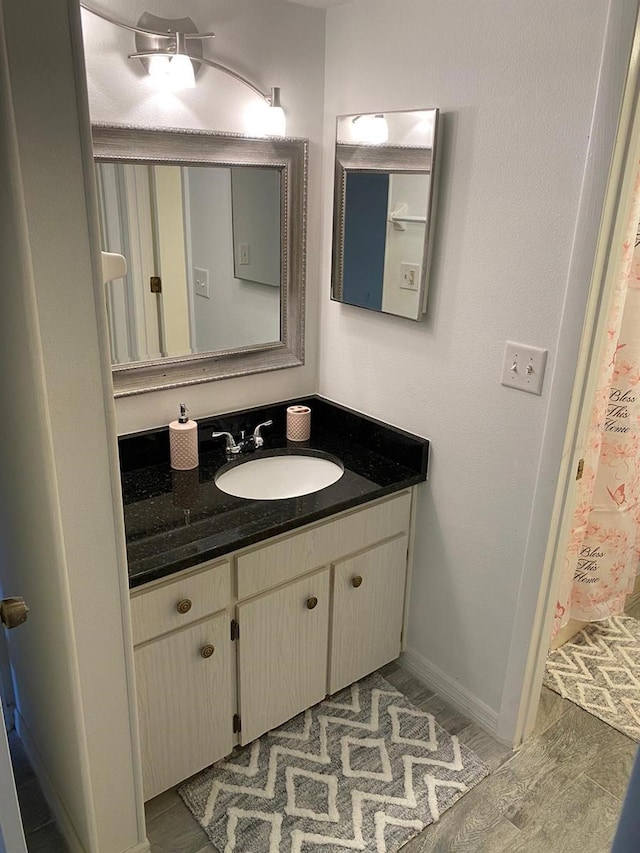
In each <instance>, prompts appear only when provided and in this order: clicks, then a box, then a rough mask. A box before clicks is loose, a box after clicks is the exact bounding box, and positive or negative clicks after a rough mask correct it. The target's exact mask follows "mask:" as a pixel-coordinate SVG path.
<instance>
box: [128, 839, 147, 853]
mask: <svg viewBox="0 0 640 853" xmlns="http://www.w3.org/2000/svg"><path fill="white" fill-rule="evenodd" d="M126 853H151V845H150V844H149V842H148V841H141V842H140V844H136V846H135V847H130V848H129V849H128V850H127V851H126Z"/></svg>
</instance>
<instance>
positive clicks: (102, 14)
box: [80, 0, 216, 39]
mask: <svg viewBox="0 0 640 853" xmlns="http://www.w3.org/2000/svg"><path fill="white" fill-rule="evenodd" d="M80 6H81V7H82V8H83V9H86V10H87V12H91V14H92V15H96V16H97V17H98V18H102V19H103V20H104V21H108V22H109V23H110V24H114V25H115V26H116V27H122V29H123V30H131V32H132V33H140V34H141V35H143V36H156V38H164V39H170V38H173V37H174V36H175V33H171V32H164V33H162V32H159V31H158V30H146V29H144V28H143V27H135V26H133V25H132V24H124V23H123V22H122V21H118V20H117V19H116V18H112V17H111V15H107V13H106V12H99V11H98V10H97V9H94V8H93V7H92V6H89V4H88V3H85V2H84V0H81V2H80ZM183 35H184V37H185V38H187V39H213V38H215V37H216V34H215V33H184V34H183Z"/></svg>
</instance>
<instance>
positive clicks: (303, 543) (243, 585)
mask: <svg viewBox="0 0 640 853" xmlns="http://www.w3.org/2000/svg"><path fill="white" fill-rule="evenodd" d="M410 508H411V495H410V493H409V492H403V493H402V494H400V495H398V496H397V497H393V498H391V499H390V500H387V501H383V502H382V503H379V504H376V505H375V506H372V507H369V508H368V509H362V510H359V511H358V512H353V513H350V514H349V515H347V516H344V517H343V518H339V519H336V520H335V521H328V522H327V523H326V524H321V525H319V526H318V527H314V528H313V529H311V530H306V531H304V532H303V533H296V534H293V535H292V536H289V537H288V538H287V539H281V540H280V541H279V542H274V543H273V545H263V546H262V547H260V548H257V549H256V550H254V551H250V552H249V553H245V554H241V555H240V556H239V557H238V598H239V599H243V598H248V597H249V596H251V595H255V594H256V593H258V592H262V590H265V589H269V588H270V587H273V586H277V585H278V584H281V583H284V582H285V581H288V580H291V579H292V578H295V577H298V576H299V575H302V574H304V573H305V572H308V571H311V570H312V569H315V568H319V567H321V566H326V565H327V564H328V563H332V562H335V561H336V560H338V559H340V558H341V557H346V556H348V555H349V554H353V553H354V552H356V551H360V550H361V549H363V548H366V547H367V546H369V545H374V544H375V543H376V542H380V541H382V540H383V539H388V538H389V537H391V536H394V535H395V534H397V533H403V532H405V531H408V530H409V517H410Z"/></svg>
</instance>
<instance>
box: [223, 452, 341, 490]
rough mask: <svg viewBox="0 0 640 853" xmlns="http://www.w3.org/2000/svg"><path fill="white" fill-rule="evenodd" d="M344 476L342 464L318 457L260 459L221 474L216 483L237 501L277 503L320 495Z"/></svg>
mask: <svg viewBox="0 0 640 853" xmlns="http://www.w3.org/2000/svg"><path fill="white" fill-rule="evenodd" d="M343 474H344V468H343V466H342V465H341V464H339V463H336V462H331V460H330V459H323V458H321V457H319V456H302V455H300V456H294V455H290V456H261V457H258V458H253V459H248V460H247V461H246V462H242V463H241V464H239V465H235V466H234V467H233V468H229V469H227V470H226V471H221V472H220V474H218V476H217V477H216V478H215V483H216V486H217V487H218V488H219V489H221V490H222V491H223V492H226V493H227V494H228V495H234V496H235V497H237V498H249V499H251V500H259V501H277V500H281V499H282V498H297V497H299V496H300V495H309V494H311V493H312V492H319V491H320V489H326V487H327V486H331V485H332V484H333V483H336V482H337V481H338V480H339V479H340V477H342V475H343Z"/></svg>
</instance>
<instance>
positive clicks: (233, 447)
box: [211, 432, 240, 456]
mask: <svg viewBox="0 0 640 853" xmlns="http://www.w3.org/2000/svg"><path fill="white" fill-rule="evenodd" d="M211 438H224V439H225V441H226V444H227V447H226V449H227V454H228V455H230V456H235V454H236V453H240V448H239V447H238V445H237V444H236V440H235V438H234V437H233V436H232V435H231V433H230V432H212V433H211Z"/></svg>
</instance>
